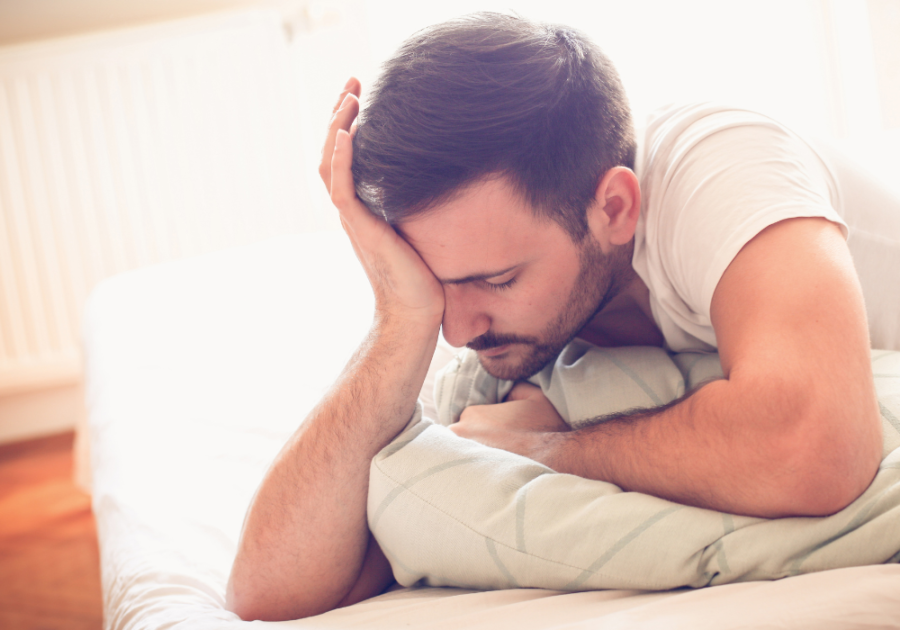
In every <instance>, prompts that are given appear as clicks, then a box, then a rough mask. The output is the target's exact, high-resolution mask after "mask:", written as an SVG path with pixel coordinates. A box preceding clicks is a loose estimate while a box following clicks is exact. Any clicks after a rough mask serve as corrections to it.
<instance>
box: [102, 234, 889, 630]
mask: <svg viewBox="0 0 900 630" xmlns="http://www.w3.org/2000/svg"><path fill="white" fill-rule="evenodd" d="M371 317H372V296H371V291H370V289H369V287H368V284H367V282H366V279H365V276H364V275H363V273H362V271H361V270H360V268H359V265H358V263H357V262H356V260H355V258H354V255H353V252H352V250H351V248H350V246H349V244H348V243H347V242H346V238H345V237H344V236H343V234H341V233H338V232H321V233H313V234H304V235H293V236H285V237H281V238H278V239H274V240H270V241H267V242H264V243H261V244H258V245H254V246H250V247H244V248H240V249H235V250H230V251H227V252H220V253H216V254H211V255H207V256H203V257H199V258H195V259H190V260H185V261H180V262H175V263H169V264H165V265H158V266H155V267H150V268H145V269H142V270H138V271H134V272H130V273H127V274H123V275H121V276H117V277H115V278H112V279H110V280H107V281H105V282H104V283H103V284H102V285H100V286H99V287H98V289H97V290H96V291H95V292H94V294H93V295H92V297H91V299H90V301H89V304H88V308H87V311H86V314H85V329H84V335H85V351H86V357H87V359H86V375H87V388H86V391H87V404H88V412H89V416H88V417H89V420H88V436H89V444H90V452H91V468H92V492H93V504H94V512H95V515H96V519H97V526H98V536H99V539H100V552H101V569H102V578H103V591H104V593H103V594H104V606H105V614H104V619H105V626H106V628H108V629H115V630H123V629H126V628H127V629H138V628H140V629H148V630H149V629H151V628H152V629H159V628H176V627H177V628H179V629H184V630H199V629H206V628H223V629H230V628H235V629H238V628H243V627H248V628H249V627H251V626H252V627H260V626H273V627H274V626H276V625H277V626H284V627H295V628H316V629H330V628H366V629H376V628H377V629H381V628H385V629H387V628H390V629H392V630H393V629H395V628H400V627H403V628H429V629H432V628H433V629H438V628H516V629H528V628H534V629H551V628H552V629H562V628H566V629H570V628H571V629H574V628H587V627H590V628H665V629H672V628H691V629H702V628H717V629H722V628H734V629H737V628H763V627H777V628H810V629H812V628H815V629H816V630H827V629H830V628H835V629H837V628H840V629H842V630H843V629H848V628H894V627H896V628H900V565H881V566H870V567H855V568H850V569H842V570H837V571H826V572H822V573H815V574H810V575H804V576H798V577H792V578H787V579H784V580H779V581H775V582H747V583H741V584H731V585H725V586H717V587H711V588H705V589H699V590H691V589H680V590H676V591H667V592H640V591H625V590H611V591H593V592H581V593H561V592H555V591H547V590H540V589H510V590H502V591H490V592H475V591H465V590H459V589H450V588H396V589H394V590H392V591H390V592H388V593H385V594H383V595H381V596H379V597H376V598H373V599H371V600H368V601H365V602H361V603H359V604H356V605H354V606H350V607H347V608H343V609H338V610H334V611H331V612H329V613H326V614H324V615H320V616H317V617H312V618H309V619H304V620H296V621H287V622H281V623H278V624H275V623H264V622H243V621H241V620H240V619H238V618H237V617H236V616H235V615H234V614H232V613H230V612H228V611H227V610H225V608H224V593H225V584H226V581H227V578H228V573H229V570H230V567H231V562H232V559H233V557H234V553H235V549H236V542H237V539H238V534H239V531H240V527H241V523H242V520H243V517H244V513H245V510H246V508H247V505H248V504H249V502H250V498H251V496H252V494H253V492H254V491H255V489H256V487H257V485H258V484H259V482H260V480H261V478H262V475H263V473H264V472H265V470H266V468H267V466H268V464H269V462H270V461H271V460H272V458H273V457H274V456H275V454H276V453H277V451H278V450H279V449H280V447H281V445H282V444H283V443H284V441H285V440H286V439H287V437H288V436H289V435H290V434H291V433H292V432H293V431H294V430H295V429H296V427H297V426H298V425H299V424H300V423H301V422H302V421H303V418H304V417H305V415H306V413H307V412H308V410H309V409H310V408H311V407H312V406H313V405H314V404H315V403H316V402H317V401H318V399H319V398H320V397H321V395H322V394H323V392H324V391H325V390H326V389H327V388H328V387H329V385H330V384H331V383H332V381H333V380H334V378H335V377H336V375H337V374H338V372H339V371H340V370H341V368H342V367H343V364H344V363H345V362H346V360H347V359H348V358H349V356H350V354H351V353H352V351H353V350H354V348H355V347H356V345H357V343H358V342H359V341H360V340H361V339H362V337H363V336H364V334H365V332H366V330H367V329H368V325H369V323H370V321H371ZM450 356H452V354H451V350H450V349H449V347H447V346H446V345H439V347H438V350H437V351H436V354H435V360H434V362H433V365H432V368H433V369H432V371H431V372H430V373H429V381H431V380H433V377H434V369H435V368H437V367H440V366H441V365H443V364H444V363H446V362H447V360H449V358H450ZM423 394H424V396H425V398H426V400H425V403H426V408H427V407H429V405H431V404H432V403H431V402H430V401H429V400H427V399H429V398H430V383H429V382H426V385H425V388H424V389H423Z"/></svg>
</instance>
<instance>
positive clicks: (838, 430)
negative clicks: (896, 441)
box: [775, 408, 882, 517]
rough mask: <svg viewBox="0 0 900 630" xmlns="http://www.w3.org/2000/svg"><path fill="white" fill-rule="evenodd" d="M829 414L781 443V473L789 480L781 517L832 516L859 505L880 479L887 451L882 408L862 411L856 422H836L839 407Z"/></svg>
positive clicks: (812, 420)
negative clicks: (782, 466) (881, 464)
mask: <svg viewBox="0 0 900 630" xmlns="http://www.w3.org/2000/svg"><path fill="white" fill-rule="evenodd" d="M828 416H829V417H826V416H824V415H823V414H811V415H810V416H809V419H808V420H807V421H805V422H800V423H797V424H798V426H799V427H801V430H800V431H794V432H793V434H794V435H793V436H790V437H788V438H787V439H786V440H785V443H784V444H782V445H781V449H782V453H783V454H784V457H783V458H782V461H784V462H786V463H787V466H785V467H784V468H782V469H781V474H782V475H784V476H786V477H787V478H788V482H787V483H785V484H781V486H782V488H783V489H784V490H785V492H784V493H783V496H782V505H781V507H780V509H779V510H778V512H780V513H779V514H775V516H811V517H821V516H830V515H831V514H835V513H837V512H840V511H841V510H843V509H845V508H846V507H848V506H849V505H850V504H851V503H853V502H854V501H856V499H858V498H859V497H860V495H862V494H863V493H864V492H865V491H866V489H867V488H868V487H869V485H870V484H871V483H872V480H873V479H874V478H875V475H876V473H877V472H878V467H879V464H880V462H881V449H882V434H881V422H880V420H879V418H878V415H877V408H876V409H875V411H874V413H871V414H859V413H858V410H857V414H856V415H855V416H854V417H853V421H852V422H840V421H838V422H836V421H834V419H835V417H836V416H835V410H834V409H831V410H830V412H829V413H828ZM844 417H847V416H844Z"/></svg>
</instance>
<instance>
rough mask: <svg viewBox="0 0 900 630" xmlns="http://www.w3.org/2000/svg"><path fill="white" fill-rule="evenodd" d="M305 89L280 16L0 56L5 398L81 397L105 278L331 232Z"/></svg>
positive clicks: (145, 30)
mask: <svg viewBox="0 0 900 630" xmlns="http://www.w3.org/2000/svg"><path fill="white" fill-rule="evenodd" d="M297 85H298V82H297V79H296V73H295V72H294V71H293V70H292V69H291V67H290V65H289V55H288V54H287V44H286V41H285V36H284V28H283V24H282V22H281V18H280V16H279V15H278V14H277V13H275V12H268V11H252V12H243V13H232V14H222V15H216V16H206V17H203V18H197V19H191V20H183V21H179V22H177V23H169V24H166V25H155V26H149V27H142V28H138V29H129V30H123V31H117V32H114V33H106V34H101V35H95V36H87V37H78V38H71V39H66V40H57V41H54V42H50V43H43V44H30V45H25V46H16V47H7V48H5V49H0V396H2V395H4V394H10V393H16V392H22V391H26V390H29V389H35V388H41V387H48V386H54V385H61V384H65V383H70V382H74V381H77V379H78V378H79V376H80V371H81V360H80V351H79V337H80V315H81V309H82V307H83V304H84V300H85V297H86V296H87V293H88V292H89V291H90V289H91V288H92V287H93V286H94V284H96V282H98V281H99V280H101V279H102V278H105V277H107V276H110V275H112V274H115V273H118V272H121V271H124V270H127V269H131V268H134V267H138V266H141V265H146V264H149V263H154V262H160V261H165V260H169V259H173V258H177V257H182V256H186V255H193V254H199V253H203V252H206V251H210V250H214V249H219V248H223V247H227V246H232V245H238V244H242V243H247V242H251V241H255V240H259V239H262V238H265V237H267V236H271V235H275V234H280V233H285V232H293V231H305V230H308V229H315V228H318V227H323V226H326V225H329V224H330V223H329V220H328V219H327V218H326V217H325V215H324V213H321V212H317V211H316V210H314V209H313V207H312V203H311V200H310V196H309V194H308V190H309V189H308V182H307V179H306V178H307V177H308V175H307V173H308V172H309V170H310V169H308V168H306V167H305V166H304V161H303V151H302V148H301V145H302V142H301V138H300V127H299V125H298V122H297V112H298V111H299V108H298V107H297V104H298V93H297V92H298V87H297ZM323 124H324V121H323ZM313 175H314V173H313Z"/></svg>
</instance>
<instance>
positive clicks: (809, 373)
mask: <svg viewBox="0 0 900 630" xmlns="http://www.w3.org/2000/svg"><path fill="white" fill-rule="evenodd" d="M711 319H712V323H713V326H714V328H715V331H716V338H717V342H718V346H719V356H720V358H721V361H722V368H723V370H724V372H725V375H726V378H728V380H729V383H730V385H732V386H734V387H735V388H737V391H739V392H740V393H741V394H742V396H741V400H744V401H747V404H748V405H752V407H753V410H754V412H755V414H754V416H753V418H754V420H753V421H754V422H757V423H761V424H766V423H768V425H769V428H770V430H771V434H770V435H772V436H773V443H777V444H778V445H779V446H780V448H781V451H780V452H781V453H784V454H785V456H787V455H788V454H790V456H791V457H796V462H797V465H796V467H795V470H797V471H801V470H802V471H806V472H810V471H816V472H817V473H818V472H819V471H822V470H827V471H830V472H829V475H830V476H829V479H831V480H832V481H831V482H830V483H833V485H834V486H835V490H836V491H835V494H834V495H833V497H832V498H829V499H827V500H826V501H825V505H830V506H832V507H834V508H835V509H837V508H839V507H842V506H843V505H845V504H846V503H847V502H849V501H850V500H852V499H853V498H855V497H856V496H858V494H859V493H860V492H862V491H863V490H864V489H865V487H866V486H867V485H868V483H869V482H870V481H871V479H872V477H873V476H874V474H875V470H876V469H877V467H878V462H879V460H880V454H881V426H880V421H879V414H878V407H877V400H876V398H875V393H874V392H875V388H874V382H873V378H872V370H871V363H870V358H869V357H870V352H869V337H868V328H867V325H866V312H865V306H864V304H863V298H862V291H861V289H860V286H859V281H858V279H857V277H856V273H855V270H854V267H853V261H852V260H851V258H850V254H849V250H848V249H847V245H846V243H845V241H844V238H843V235H842V234H841V231H840V229H839V228H838V227H837V226H836V225H835V224H833V223H831V222H829V221H827V220H825V219H822V218H798V219H789V220H785V221H781V222H779V223H776V224H774V225H772V226H770V227H768V228H766V229H765V230H763V231H762V232H760V233H759V234H758V235H757V236H756V237H754V238H753V239H752V240H751V241H749V242H748V243H747V244H746V245H745V246H744V248H743V249H742V250H741V251H740V252H739V253H738V255H737V256H736V257H735V259H734V260H733V261H732V263H731V264H730V265H729V267H728V268H727V269H726V271H725V273H724V274H723V276H722V278H721V280H720V281H719V284H718V286H717V287H716V290H715V292H714V295H713V300H712V305H711ZM825 511H828V512H830V511H832V510H831V509H826V510H825Z"/></svg>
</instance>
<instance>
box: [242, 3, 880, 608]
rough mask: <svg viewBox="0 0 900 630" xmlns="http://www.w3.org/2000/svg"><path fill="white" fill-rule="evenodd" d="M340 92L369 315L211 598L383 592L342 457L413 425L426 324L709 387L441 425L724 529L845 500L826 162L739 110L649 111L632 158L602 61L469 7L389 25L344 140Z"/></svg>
mask: <svg viewBox="0 0 900 630" xmlns="http://www.w3.org/2000/svg"><path fill="white" fill-rule="evenodd" d="M359 91H360V86H359V83H358V82H357V81H355V80H351V81H350V82H348V84H347V86H346V88H345V90H344V93H343V94H342V95H341V99H340V101H339V104H338V106H337V107H336V110H335V113H334V117H333V119H332V123H331V127H330V130H329V134H328V138H327V140H326V145H325V153H324V156H323V161H322V165H321V167H320V173H321V175H322V178H323V180H324V181H325V184H326V186H328V187H329V189H330V191H331V198H332V201H333V202H334V205H335V206H336V207H337V208H338V210H339V212H340V216H341V222H342V224H343V226H344V228H345V230H346V232H347V234H348V236H349V237H350V240H351V242H352V243H353V246H354V249H355V251H356V253H357V255H358V257H359V259H360V262H361V263H362V265H363V267H364V268H365V270H366V273H367V275H368V277H369V280H370V282H371V284H372V288H373V290H374V293H375V301H376V313H375V320H374V322H373V325H372V329H371V331H370V333H369V335H368V337H367V338H366V340H365V341H364V342H363V344H362V345H361V346H360V348H359V350H358V351H357V353H356V355H355V356H354V358H353V359H352V360H351V361H350V363H349V364H348V365H347V367H346V369H345V370H344V372H343V374H342V375H341V376H340V378H339V379H338V381H337V382H336V383H335V385H334V387H333V389H332V390H331V392H330V393H329V394H328V395H326V396H325V398H324V399H323V400H322V401H321V403H320V404H319V405H318V407H317V408H316V409H315V410H313V412H312V413H311V414H310V416H309V417H308V418H307V419H306V420H305V421H304V422H303V423H302V425H301V426H300V427H299V428H298V430H297V432H296V433H295V434H294V436H292V438H291V439H290V440H289V441H288V443H287V444H286V445H285V447H284V449H283V450H282V451H281V453H280V454H279V455H278V457H277V458H276V460H275V462H274V463H273V464H272V467H271V469H270V470H269V472H268V473H267V475H266V478H265V480H264V481H263V483H262V485H261V487H260V489H259V491H258V493H257V495H256V496H255V498H254V500H253V502H252V505H251V506H250V510H249V512H248V515H247V519H246V522H245V526H244V531H243V533H242V538H241V541H240V547H239V551H238V554H237V557H236V559H235V563H234V567H233V569H232V575H231V579H230V581H229V587H228V605H229V607H230V608H231V609H232V610H234V611H236V612H237V613H238V614H239V615H240V616H241V617H243V618H245V619H288V618H296V617H303V616H308V615H313V614H317V613H320V612H324V611H326V610H330V609H332V608H335V607H338V606H343V605H347V604H350V603H353V602H356V601H360V600H362V599H365V598H367V597H370V596H372V595H374V594H377V593H379V592H381V591H382V590H383V589H384V588H385V587H386V586H387V585H388V584H390V582H391V580H392V577H391V572H390V566H389V565H388V563H387V561H386V560H385V558H384V555H383V554H382V553H381V551H380V549H379V548H378V545H377V543H376V542H375V541H374V540H373V539H372V537H371V535H370V533H369V531H368V527H367V522H366V495H367V485H368V473H369V463H370V460H371V459H372V457H373V456H374V455H375V454H376V453H377V452H378V451H379V450H380V449H382V448H383V447H384V446H385V445H386V444H387V443H388V442H390V441H391V440H392V439H393V437H395V436H396V435H397V433H398V432H399V431H401V430H402V429H403V427H404V426H405V425H406V424H407V422H408V421H409V419H410V417H411V416H412V415H413V412H414V409H415V405H416V397H417V395H418V392H419V390H420V388H421V386H422V382H423V380H424V378H425V374H426V371H427V369H428V366H429V362H430V360H431V357H432V354H433V352H434V348H435V344H436V341H437V338H438V334H439V331H440V329H441V327H443V333H444V336H445V337H446V339H447V340H448V341H449V342H450V343H451V344H453V345H458V346H462V345H468V346H469V347H470V348H472V349H474V350H476V351H477V352H478V356H479V359H480V361H481V363H482V364H483V366H484V367H485V369H487V370H488V371H489V372H490V373H491V374H493V375H495V376H499V377H502V378H506V379H514V380H519V379H524V378H526V377H528V376H529V375H531V374H533V373H534V372H536V371H538V370H539V369H540V368H541V367H542V366H543V365H545V364H546V363H548V362H549V361H552V360H553V359H554V358H555V356H556V355H557V354H558V353H559V351H560V350H561V349H562V347H563V346H564V345H565V344H566V343H568V342H569V341H570V340H571V339H572V338H574V337H575V336H576V335H578V336H581V337H583V338H585V339H587V340H588V341H591V342H594V343H597V344H600V345H647V344H651V345H662V344H663V343H665V344H666V345H667V346H668V347H669V348H670V349H672V350H685V349H692V348H693V349H713V348H717V349H718V352H719V354H720V357H721V362H722V367H723V370H724V373H725V376H726V378H725V379H722V380H719V381H715V382H712V383H710V384H708V385H706V386H704V387H702V388H700V389H699V390H697V391H696V392H694V393H693V394H692V395H690V396H688V397H685V398H684V399H682V400H679V401H676V402H675V403H674V404H671V405H668V406H665V407H660V408H657V409H650V410H644V411H640V412H636V413H633V414H630V415H625V416H621V417H617V418H614V419H611V420H608V421H607V422H604V423H601V424H598V425H596V426H594V427H591V428H588V429H582V430H579V431H568V430H567V429H568V427H566V425H565V424H564V423H563V422H562V421H561V419H560V418H559V416H558V415H557V414H556V413H555V411H554V410H553V408H552V406H551V405H549V403H548V402H547V400H546V399H545V398H544V397H543V396H542V395H541V394H540V392H539V390H536V388H533V387H531V386H528V385H527V384H519V385H517V386H516V387H515V388H514V389H513V391H512V393H511V394H510V396H509V397H508V399H507V402H505V403H503V404H499V405H491V406H483V407H476V408H470V409H468V410H466V412H465V413H464V414H463V417H462V419H461V421H460V422H459V423H458V424H457V425H455V426H454V430H455V431H456V433H458V434H459V435H461V436H464V437H470V438H472V439H475V440H478V441H480V442H483V443H485V444H488V445H490V446H496V447H498V448H502V449H507V450H510V451H514V452H517V453H520V454H523V455H525V456H528V457H531V458H533V459H536V460H538V461H541V462H543V463H545V464H547V465H548V466H550V467H552V468H554V469H555V470H558V471H563V472H570V473H573V474H576V475H580V476H583V477H587V478H591V479H601V480H605V481H609V482H612V483H615V484H617V485H619V486H621V487H622V488H624V489H626V490H633V491H639V492H644V493H648V494H653V495H656V496H660V497H664V498H667V499H670V500H673V501H678V502H682V503H686V504H690V505H696V506H701V507H708V508H711V509H717V510H723V511H728V512H733V513H738V514H748V515H757V516H764V517H780V516H787V515H824V514H830V513H833V512H835V511H837V510H839V509H841V508H842V507H844V506H845V505H847V504H848V503H850V502H851V501H852V500H853V499H854V498H855V497H857V496H858V495H859V494H860V493H861V492H862V491H863V490H864V489H865V488H866V487H867V485H868V484H869V483H870V481H871V479H872V478H873V476H874V474H875V472H876V470H877V468H878V463H879V458H880V451H881V431H880V423H879V417H878V411H877V401H876V399H875V394H874V386H873V380H872V374H871V368H870V365H869V358H868V357H869V354H868V352H869V339H868V333H867V328H866V317H865V310H864V306H863V301H862V296H861V292H860V289H859V285H858V282H857V279H856V276H855V272H854V269H853V264H852V261H851V260H850V256H849V253H848V251H847V246H846V244H845V239H844V234H843V232H842V225H841V219H840V217H839V216H838V215H837V214H836V212H835V210H834V208H833V207H832V199H831V197H832V196H833V195H831V191H830V189H829V176H828V173H827V169H825V167H824V166H823V165H822V164H821V163H820V162H818V161H817V159H816V156H815V154H814V153H813V152H812V151H811V150H810V149H809V148H808V147H807V146H806V145H805V144H803V143H802V142H801V141H799V139H796V138H795V137H793V136H792V135H791V134H789V132H787V131H786V130H784V129H783V128H782V127H780V126H778V125H776V124H775V123H772V122H771V121H768V120H767V119H764V118H762V117H760V116H757V115H753V114H749V113H747V112H739V111H730V110H724V109H722V108H714V107H706V108H704V107H694V108H691V107H688V108H682V109H673V110H669V111H668V112H666V113H664V114H662V115H660V116H658V118H657V119H656V120H655V122H654V123H653V124H651V127H650V128H649V129H648V131H647V133H646V134H645V138H644V142H643V143H642V146H641V148H642V150H643V154H642V155H641V156H640V157H639V159H637V164H636V152H635V151H636V146H635V139H634V132H633V130H632V125H631V119H630V114H629V113H628V108H627V102H626V101H625V97H624V94H623V92H622V88H621V85H620V83H619V81H618V78H617V76H616V74H615V71H614V70H613V69H612V66H611V65H610V64H609V62H608V61H607V60H606V58H605V57H603V55H602V53H600V52H599V50H597V49H596V48H595V47H594V46H593V45H592V44H590V43H589V42H588V41H586V40H585V39H584V38H583V37H582V36H580V35H578V34H577V33H574V32H572V31H571V30H568V29H565V28H558V27H547V26H543V25H535V24H531V23H529V22H526V21H524V20H520V19H518V18H513V17H508V16H501V15H495V14H480V15H477V16H471V17H469V18H465V19H461V20H457V21H454V22H450V23H447V24H443V25H439V26H437V27H434V28H432V29H427V30H426V31H424V32H422V33H420V34H417V35H416V36H414V38H412V39H411V40H410V41H408V42H407V43H406V44H405V45H404V47H403V48H402V49H401V50H400V52H399V53H398V55H397V56H396V57H395V58H394V59H393V60H391V61H390V62H389V63H388V64H387V66H386V69H385V71H384V74H383V76H382V77H381V79H380V81H379V83H378V85H377V86H376V87H375V90H374V94H373V96H372V99H371V104H370V105H369V107H368V108H367V110H366V112H365V114H364V116H363V118H362V121H361V122H360V124H359V126H358V129H354V120H355V119H356V116H357V113H358V111H359V104H358V100H357V99H358V96H359ZM351 135H355V138H354V139H351ZM354 145H355V146H354ZM354 154H355V155H354ZM636 166H637V168H638V170H639V171H640V173H641V182H639V180H638V177H637V176H636V175H635V172H634V169H635V167H636ZM351 167H352V171H351ZM641 183H643V186H644V189H643V190H642V188H641ZM642 198H643V210H642ZM642 212H643V214H642Z"/></svg>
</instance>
